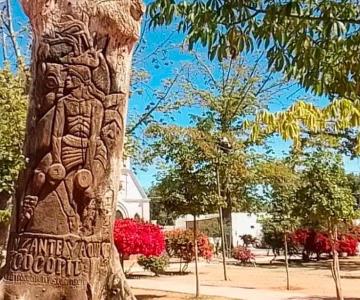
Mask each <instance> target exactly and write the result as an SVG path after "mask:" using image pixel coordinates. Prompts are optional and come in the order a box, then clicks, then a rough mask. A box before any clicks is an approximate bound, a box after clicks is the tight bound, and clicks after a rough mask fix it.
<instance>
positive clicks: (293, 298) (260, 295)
mask: <svg viewBox="0 0 360 300" xmlns="http://www.w3.org/2000/svg"><path fill="white" fill-rule="evenodd" d="M177 279H178V280H177V281H176V282H175V281H174V280H171V279H167V278H164V277H160V278H154V279H128V283H129V284H130V286H131V287H132V288H138V289H147V290H158V291H168V292H175V293H187V294H195V283H194V284H191V283H188V282H181V279H180V278H179V277H177ZM200 294H202V295H206V296H221V297H228V298H233V299H242V300H316V299H324V298H317V297H311V296H309V295H305V294H301V293H298V292H295V291H294V292H291V291H290V292H287V291H284V292H282V291H271V290H260V289H250V288H239V287H222V286H210V285H201V286H200Z"/></svg>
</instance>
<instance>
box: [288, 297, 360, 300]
mask: <svg viewBox="0 0 360 300" xmlns="http://www.w3.org/2000/svg"><path fill="white" fill-rule="evenodd" d="M344 299H345V300H360V298H354V297H350V298H349V297H345V298H344ZM288 300H336V297H311V298H309V297H301V298H299V297H296V298H289V299H288Z"/></svg>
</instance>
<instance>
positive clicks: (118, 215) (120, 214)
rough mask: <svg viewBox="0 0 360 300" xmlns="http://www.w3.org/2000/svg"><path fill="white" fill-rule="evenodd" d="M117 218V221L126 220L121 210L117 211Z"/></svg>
mask: <svg viewBox="0 0 360 300" xmlns="http://www.w3.org/2000/svg"><path fill="white" fill-rule="evenodd" d="M115 218H116V219H124V215H123V213H122V212H121V211H120V210H117V211H116V216H115Z"/></svg>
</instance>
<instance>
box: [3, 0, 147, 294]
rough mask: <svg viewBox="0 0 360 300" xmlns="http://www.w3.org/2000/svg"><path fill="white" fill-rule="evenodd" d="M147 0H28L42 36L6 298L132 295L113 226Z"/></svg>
mask: <svg viewBox="0 0 360 300" xmlns="http://www.w3.org/2000/svg"><path fill="white" fill-rule="evenodd" d="M139 1H140V0H22V5H23V8H24V10H25V12H26V13H27V15H28V16H29V18H30V22H31V26H32V30H33V35H34V43H33V52H32V78H33V85H32V91H31V101H30V107H29V116H28V124H27V138H26V143H25V145H26V147H25V155H26V157H27V161H28V164H27V168H26V170H25V171H24V173H23V174H22V176H21V179H20V180H19V185H18V188H17V192H16V203H15V207H14V212H13V221H12V226H11V233H10V239H9V246H8V252H7V253H8V254H7V261H6V267H5V276H4V280H3V282H2V284H3V285H2V293H3V297H2V298H3V299H26V300H32V299H49V300H50V299H51V300H57V299H59V300H60V299H72V300H82V299H87V300H88V299H93V300H98V299H125V298H129V297H127V296H126V295H125V294H126V292H125V288H124V280H123V278H122V277H121V272H122V271H121V268H120V266H119V260H118V257H117V253H116V250H114V249H115V248H114V246H113V245H114V244H113V236H112V230H113V227H112V226H113V221H114V218H115V207H116V199H117V194H118V191H119V185H120V170H121V167H122V149H123V141H124V132H125V117H126V110H127V101H128V96H129V81H130V65H131V57H132V49H133V46H134V44H135V43H136V41H137V39H138V37H139V30H140V19H141V16H142V14H143V9H144V8H143V5H142V3H141V2H139ZM127 294H130V293H129V292H127ZM130 298H131V297H130Z"/></svg>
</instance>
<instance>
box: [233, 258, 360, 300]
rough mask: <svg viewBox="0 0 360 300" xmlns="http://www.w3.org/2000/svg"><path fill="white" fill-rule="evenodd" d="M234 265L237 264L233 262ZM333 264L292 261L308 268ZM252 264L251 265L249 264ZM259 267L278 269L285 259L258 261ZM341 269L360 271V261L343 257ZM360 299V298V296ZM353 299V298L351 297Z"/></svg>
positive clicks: (295, 266) (327, 266) (291, 263)
mask: <svg viewBox="0 0 360 300" xmlns="http://www.w3.org/2000/svg"><path fill="white" fill-rule="evenodd" d="M233 265H235V264H234V263H233ZM330 265H331V260H330V259H327V260H320V261H310V262H302V261H290V267H291V268H306V269H314V270H319V269H323V270H325V269H326V270H329V269H330ZM248 266H251V265H248ZM256 266H257V267H260V268H267V269H278V268H283V267H284V261H283V260H276V261H274V262H273V263H256ZM340 269H341V271H347V272H351V271H358V270H360V261H353V260H351V259H346V258H343V259H341V260H340ZM359 299H360V298H359ZM351 300H352V299H351Z"/></svg>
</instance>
